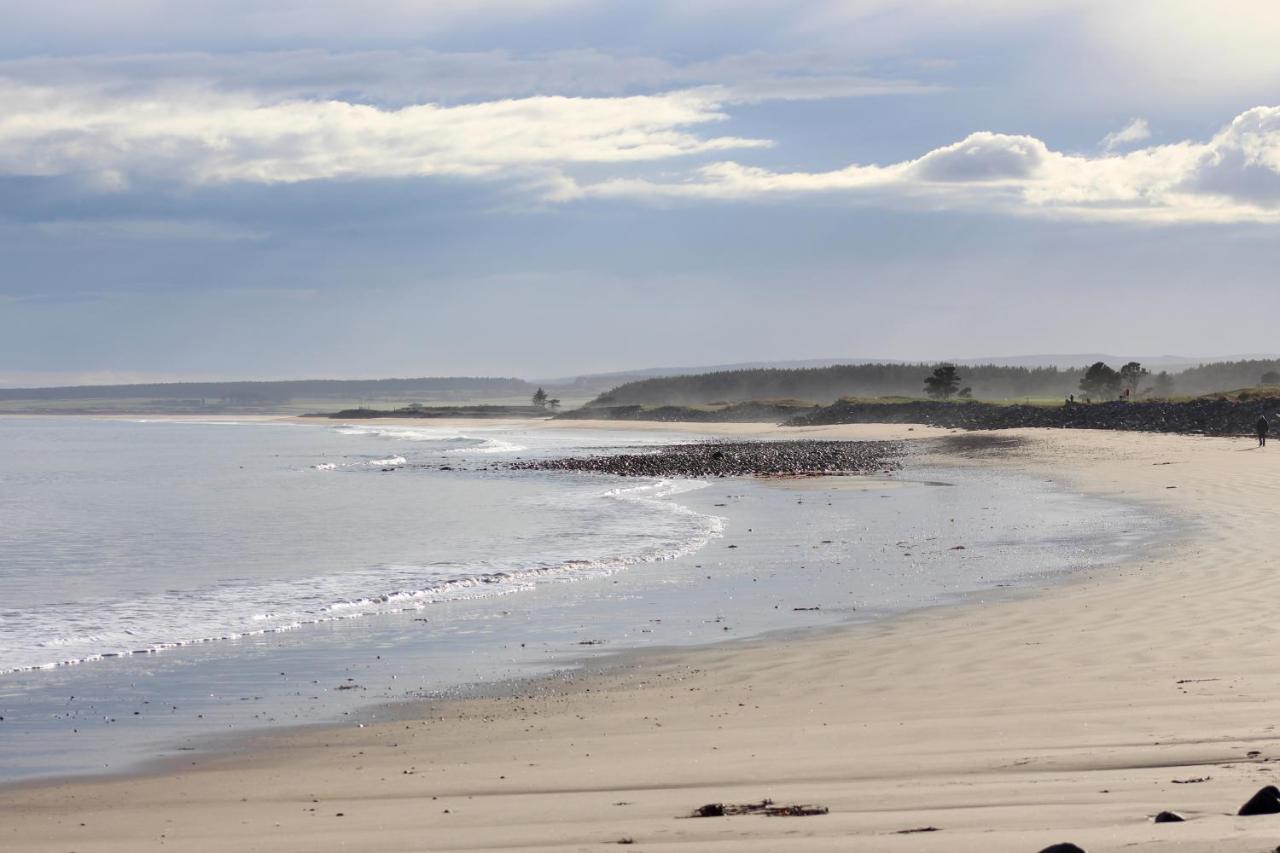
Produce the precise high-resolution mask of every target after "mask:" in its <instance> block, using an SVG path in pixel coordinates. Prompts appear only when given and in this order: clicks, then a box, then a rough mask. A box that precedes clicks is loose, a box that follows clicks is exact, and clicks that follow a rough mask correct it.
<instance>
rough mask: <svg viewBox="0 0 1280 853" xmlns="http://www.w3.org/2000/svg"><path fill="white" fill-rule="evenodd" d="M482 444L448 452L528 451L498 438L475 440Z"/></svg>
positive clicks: (520, 445)
mask: <svg viewBox="0 0 1280 853" xmlns="http://www.w3.org/2000/svg"><path fill="white" fill-rule="evenodd" d="M475 440H477V441H479V442H480V444H478V445H476V446H475V447H458V448H454V449H453V450H450V451H448V452H449V453H519V452H520V451H522V450H528V449H529V448H528V447H525V446H524V445H523V444H514V443H512V442H510V441H503V440H501V439H498V438H483V439H475Z"/></svg>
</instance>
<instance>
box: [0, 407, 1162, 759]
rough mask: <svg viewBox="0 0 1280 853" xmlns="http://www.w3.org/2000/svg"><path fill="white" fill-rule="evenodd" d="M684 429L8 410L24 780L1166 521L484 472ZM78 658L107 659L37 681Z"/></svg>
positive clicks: (874, 599) (973, 482)
mask: <svg viewBox="0 0 1280 853" xmlns="http://www.w3.org/2000/svg"><path fill="white" fill-rule="evenodd" d="M672 440H677V437H676V436H668V435H657V434H653V433H646V434H634V435H626V434H622V435H619V434H616V433H615V434H607V435H606V434H602V433H599V432H587V431H575V430H572V429H566V430H537V431H522V430H516V429H507V428H503V427H501V426H494V427H485V428H482V429H478V430H469V431H467V432H466V433H459V432H457V431H453V430H447V429H414V428H402V427H383V426H380V425H379V426H361V425H355V426H341V425H339V426H333V425H316V426H311V425H304V426H287V425H237V424H212V423H209V424H192V423H122V422H118V421H91V420H56V421H36V420H22V421H9V422H6V421H0V447H3V448H4V453H3V455H0V495H2V497H0V518H3V519H4V522H5V523H4V524H3V525H0V554H2V555H3V556H2V557H0V662H3V663H4V664H5V665H4V666H0V668H7V669H9V670H10V671H9V672H7V673H5V674H3V675H0V716H3V717H4V720H3V721H2V722H0V778H7V779H18V778H30V777H36V776H48V775H55V774H67V773H84V772H100V771H104V770H105V771H114V770H122V769H127V768H128V767H129V766H132V765H133V764H136V763H137V762H139V761H143V760H147V759H151V758H155V757H159V756H165V755H169V756H172V755H175V754H180V751H181V750H183V749H186V748H190V747H192V746H194V745H198V744H201V743H204V742H205V741H206V740H207V739H208V737H209V736H210V735H214V734H217V733H219V732H228V731H243V730H247V729H251V728H256V727H261V726H265V725H272V724H295V723H300V722H319V721H333V720H343V719H350V720H353V721H367V720H369V719H372V718H373V715H376V714H378V713H381V712H380V711H379V710H378V709H377V708H376V703H378V702H382V701H385V700H395V699H403V698H407V697H413V696H419V695H424V694H431V693H437V692H441V691H444V692H448V691H450V690H455V689H458V688H460V687H462V686H465V685H470V684H474V683H476V682H484V681H493V680H497V679H503V678H512V677H519V676H524V675H531V674H536V673H539V672H547V671H551V670H553V669H555V668H557V667H562V666H565V665H566V664H567V663H569V662H570V661H572V660H573V659H575V658H579V657H581V656H582V655H583V654H591V653H600V652H607V651H613V650H618V649H624V648H635V647H645V646H670V645H684V644H699V643H710V642H716V641H720V640H724V639H726V638H732V637H744V636H751V635H755V634H760V633H762V632H765V631H772V630H779V629H792V628H806V627H815V626H820V625H824V624H833V623H836V622H841V621H848V620H850V619H866V618H877V617H881V616H884V615H889V614H892V613H897V612H902V611H903V610H906V609H910V608H914V607H920V606H928V605H932V604H939V603H945V602H948V601H952V600H956V599H958V598H960V597H964V596H972V595H974V594H981V592H982V591H983V590H991V589H995V588H998V587H1001V586H1005V585H1010V584H1020V583H1027V582H1030V581H1035V580H1039V579H1042V578H1043V577H1044V576H1046V575H1052V574H1053V573H1056V572H1061V571H1064V570H1067V569H1072V568H1080V567H1085V566H1096V565H1103V564H1105V563H1107V562H1111V561H1115V560H1117V559H1121V558H1123V557H1124V556H1126V555H1127V554H1129V553H1132V552H1133V551H1134V550H1135V549H1138V548H1141V547H1143V545H1144V543H1145V542H1146V541H1147V540H1148V538H1149V537H1150V536H1152V535H1153V534H1154V532H1155V531H1156V530H1157V525H1156V522H1155V521H1154V520H1153V519H1151V518H1150V517H1148V516H1146V515H1144V514H1143V513H1142V512H1140V511H1139V510H1137V509H1135V508H1132V507H1127V506H1124V505H1119V504H1115V503H1113V502H1109V501H1104V500H1100V499H1096V498H1089V497H1084V496H1079V495H1074V494H1071V493H1069V492H1066V491H1064V490H1062V489H1060V488H1058V487H1057V486H1056V485H1055V484H1052V483H1047V482H1044V481H1040V480H1036V479H1034V478H1028V477H1018V476H1013V475H1009V474H1005V473H998V472H994V471H989V470H975V469H937V470H926V469H917V468H912V467H908V469H907V470H906V471H904V472H903V473H902V474H901V475H899V476H898V477H896V478H895V480H896V481H895V482H886V483H879V482H874V481H865V480H859V481H857V482H858V483H859V484H860V485H861V486H863V487H864V488H853V489H851V488H847V487H846V486H847V485H848V483H849V482H850V481H846V480H832V481H825V480H824V481H805V482H804V483H801V484H792V485H791V486H786V485H783V484H778V483H771V482H768V481H743V480H732V479H729V480H716V481H714V482H712V483H696V482H688V481H680V482H654V481H643V480H641V481H635V480H616V479H612V478H608V477H601V476H595V475H581V474H559V473H557V474H547V473H539V472H527V473H525V472H521V473H513V472H501V471H493V470H485V469H487V468H488V466H490V465H491V464H492V463H493V462H495V461H498V460H500V459H503V458H515V457H516V456H526V457H527V456H530V455H559V454H564V453H573V452H582V451H584V450H585V451H601V450H604V449H605V448H606V447H608V446H623V445H628V446H634V445H637V444H650V445H654V444H661V443H668V442H670V441H672ZM678 440H688V439H687V436H685V437H683V439H678ZM329 466H332V467H329ZM442 467H448V468H450V469H452V470H441V468H442ZM384 468H393V469H394V470H392V471H384V470H383V469H384ZM957 546H963V548H958V547H957ZM815 607H817V608H819V609H817V610H815V609H812V608H815ZM354 617H359V618H354ZM219 637H225V638H227V639H216V638H219ZM145 649H158V650H160V651H158V652H155V653H145V654H124V655H122V656H118V657H103V655H104V654H105V655H112V654H116V653H121V652H125V653H127V652H134V651H141V650H145ZM55 660H58V661H61V660H82V661H85V662H84V663H80V664H77V665H69V666H57V667H53V668H42V669H24V670H23V671H15V670H18V669H19V668H26V667H32V666H37V667H38V666H43V665H46V664H49V663H52V662H54V661H55Z"/></svg>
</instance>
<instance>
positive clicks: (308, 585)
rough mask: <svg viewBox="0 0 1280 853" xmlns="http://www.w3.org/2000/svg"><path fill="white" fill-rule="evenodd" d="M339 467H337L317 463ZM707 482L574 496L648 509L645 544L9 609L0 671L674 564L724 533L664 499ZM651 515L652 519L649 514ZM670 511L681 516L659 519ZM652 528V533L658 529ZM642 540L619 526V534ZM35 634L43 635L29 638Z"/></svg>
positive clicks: (641, 525)
mask: <svg viewBox="0 0 1280 853" xmlns="http://www.w3.org/2000/svg"><path fill="white" fill-rule="evenodd" d="M314 467H316V468H317V469H319V470H334V468H335V467H336V466H334V465H333V464H332V463H324V464H323V465H317V466H314ZM707 485H709V484H707V483H704V482H700V481H687V480H658V481H653V482H648V483H642V484H638V485H631V486H627V487H621V488H616V489H610V490H608V491H605V492H596V493H594V494H586V495H582V494H580V495H579V496H577V497H576V498H575V497H573V496H566V499H569V500H582V501H585V502H586V504H585V505H587V506H589V505H590V502H591V501H599V500H606V501H620V502H623V503H627V504H635V505H637V506H638V507H643V508H644V509H645V510H646V511H645V512H644V513H643V514H642V515H641V516H640V517H638V518H637V519H636V524H637V525H638V526H637V529H643V530H644V531H645V534H644V535H643V536H642V537H640V540H639V541H643V542H644V543H645V544H643V545H642V546H641V547H639V548H636V549H635V550H630V551H629V552H624V553H618V554H615V555H613V556H609V557H604V558H599V559H557V560H547V561H537V560H532V561H530V560H525V561H516V560H511V561H501V562H498V561H482V562H472V563H468V564H459V565H434V564H433V565H425V566H424V565H414V564H390V565H382V566H371V567H368V568H364V569H359V570H353V571H346V572H340V573H335V574H331V575H322V576H313V577H307V578H294V579H287V580H284V579H282V580H274V581H260V582H257V583H239V584H221V585H217V586H212V587H206V588H202V589H195V590H174V591H168V592H164V593H156V594H150V595H146V596H142V597H139V598H132V599H119V600H115V601H105V602H96V603H93V604H84V605H78V604H68V605H64V606H57V607H42V608H33V609H30V610H24V611H9V612H7V613H6V614H5V616H6V618H5V619H3V620H0V673H5V672H20V671H26V670H35V669H48V668H51V667H58V666H65V665H70V664H77V663H86V662H90V661H97V660H102V659H104V658H112V657H123V656H129V655H138V654H152V653H155V652H160V651H164V650H167V649H175V648H180V647H183V646H189V645H197V644H204V643H211V642H217V641H223V640H239V639H243V638H245V637H253V636H260V635H266V634H275V633H280V632H285V631H295V630H298V629H299V628H302V627H304V626H307V625H314V624H319V623H324V622H333V621H337V620H345V619H353V618H361V617H365V616H374V615H382V614H393V613H403V612H406V611H415V610H421V609H423V608H426V607H429V606H431V605H432V604H435V603H439V602H447V601H459V600H465V599H473V598H488V597H494V596H505V595H511V594H516V593H519V592H521V591H525V590H529V589H532V588H534V587H536V586H539V585H541V584H545V583H558V582H571V581H579V580H582V579H585V578H591V577H600V576H604V575H610V574H613V573H615V572H619V571H622V570H625V569H626V568H628V567H630V566H635V565H639V564H643V563H652V562H658V561H663V560H670V559H674V558H676V557H680V556H682V555H685V554H688V553H691V552H693V551H696V550H698V549H699V548H701V547H703V546H704V545H705V544H706V543H707V542H708V541H710V540H711V539H712V538H714V537H716V536H719V535H721V533H722V532H723V529H724V519H722V518H719V517H717V516H711V515H704V514H701V513H698V512H695V511H693V510H691V509H689V508H687V507H684V506H681V505H680V504H678V503H676V502H675V501H672V500H669V498H670V497H672V496H674V495H679V494H681V493H684V492H688V491H691V490H693V489H699V488H703V487H705V486H707ZM654 513H657V515H654ZM663 515H668V516H670V515H675V516H678V517H679V518H680V523H678V524H675V525H666V524H663V523H659V521H660V519H661V517H662V516H663ZM655 528H656V529H655ZM634 541H637V537H636V536H634V535H632V534H630V533H624V534H623V535H622V536H621V537H620V538H619V540H618V542H619V546H620V547H627V546H624V545H623V544H622V543H624V542H634ZM32 638H44V639H43V640H41V641H37V642H33V641H32Z"/></svg>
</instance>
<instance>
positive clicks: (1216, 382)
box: [589, 360, 1280, 406]
mask: <svg viewBox="0 0 1280 853" xmlns="http://www.w3.org/2000/svg"><path fill="white" fill-rule="evenodd" d="M946 366H948V365H945V364H942V365H940V364H937V363H923V362H917V363H913V364H845V365H835V366H832V367H816V368H752V369H744V370H723V371H715V372H711V373H699V374H692V375H685V376H662V377H654V378H649V379H641V380H636V381H633V382H627V383H624V384H622V385H619V386H618V387H616V388H614V389H613V390H611V391H609V392H607V393H605V394H602V395H600V396H599V397H597V398H596V399H595V400H593V401H592V402H591V403H590V404H589V405H593V406H616V405H699V404H707V403H718V402H725V403H735V402H745V401H750V400H789V399H792V400H808V401H811V402H814V403H830V402H833V401H835V400H838V399H840V398H842V397H884V396H904V397H919V396H921V392H922V391H925V392H926V393H929V392H928V387H927V386H926V385H924V384H923V383H924V379H925V378H926V377H932V376H933V375H934V371H936V370H937V369H938V368H940V367H946ZM950 366H951V367H952V368H953V369H954V370H955V371H956V374H957V376H956V377H953V378H955V379H956V381H955V383H954V385H953V384H952V383H951V381H950V379H944V384H945V386H946V387H948V388H950V391H949V393H948V394H946V395H945V396H951V395H953V394H954V395H961V394H962V392H963V396H966V397H968V396H972V397H978V398H981V399H986V400H1001V399H1017V398H1025V397H1061V398H1063V399H1066V398H1068V397H1070V396H1072V395H1075V396H1077V397H1079V396H1087V397H1090V398H1093V399H1104V398H1105V399H1111V398H1114V397H1117V396H1120V395H1122V394H1123V393H1124V391H1125V389H1126V388H1127V389H1129V392H1130V396H1134V395H1145V396H1155V397H1168V396H1171V395H1175V394H1186V395H1199V394H1208V393H1212V392H1214V391H1224V390H1230V389H1235V388H1247V387H1253V386H1255V385H1259V384H1268V380H1271V382H1270V384H1276V385H1280V360H1249V361H1237V362H1223V363H1219V364H1206V365H1200V366H1197V367H1193V368H1190V369H1187V370H1182V371H1179V372H1169V371H1158V372H1157V371H1151V370H1149V369H1148V368H1146V367H1144V366H1143V365H1141V364H1139V363H1137V362H1129V363H1128V364H1123V365H1119V366H1117V367H1111V366H1110V365H1107V364H1105V363H1103V362H1098V363H1097V364H1094V365H1090V366H1089V367H1087V368H1058V367H1008V366H1003V365H992V364H984V365H974V366H968V367H958V368H957V367H955V365H950ZM961 376H962V379H961V378H960V377H961ZM939 387H942V386H939ZM931 396H943V395H941V394H937V395H933V394H931Z"/></svg>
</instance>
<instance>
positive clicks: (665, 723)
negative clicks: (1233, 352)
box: [0, 421, 1280, 853]
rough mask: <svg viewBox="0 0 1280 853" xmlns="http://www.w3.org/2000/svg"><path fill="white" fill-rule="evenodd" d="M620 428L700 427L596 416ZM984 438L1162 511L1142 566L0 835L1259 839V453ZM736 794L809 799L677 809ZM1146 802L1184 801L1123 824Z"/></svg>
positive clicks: (936, 846)
mask: <svg viewBox="0 0 1280 853" xmlns="http://www.w3.org/2000/svg"><path fill="white" fill-rule="evenodd" d="M429 423H434V424H438V425H439V424H440V423H441V422H439V421H435V422H429ZM484 425H489V426H493V425H496V424H495V423H494V422H492V421H488V422H484ZM503 425H506V424H505V422H504V424H503ZM573 426H574V427H575V428H583V427H591V426H593V425H592V424H591V422H585V421H575V422H573ZM646 427H649V428H653V429H660V430H664V431H677V430H680V431H687V432H690V433H691V434H692V433H706V432H708V429H707V425H703V424H697V425H679V424H670V423H661V424H654V425H641V424H636V423H608V424H602V425H600V428H602V429H603V428H622V429H627V430H635V429H639V428H646ZM715 432H716V433H717V434H720V435H732V436H737V437H762V438H763V437H773V436H776V437H780V438H781V437H807V438H832V439H835V438H840V439H873V438H874V439H882V438H884V439H889V438H907V439H910V438H925V437H931V436H936V435H941V434H946V433H947V431H943V430H932V429H927V428H923V427H916V428H914V429H908V428H906V427H897V426H874V425H872V426H856V427H819V428H811V429H804V430H790V429H780V428H777V427H773V426H769V425H759V424H728V425H723V428H722V425H715ZM1000 435H1001V436H1008V437H1013V438H1019V439H1023V440H1024V443H1022V444H1021V445H1020V446H1018V447H1016V448H1014V449H1012V450H1010V451H1009V452H1008V453H1007V454H1006V455H1003V456H1000V457H990V456H986V455H984V456H981V457H980V458H973V459H967V460H961V461H962V462H963V463H964V464H974V465H1009V466H1014V467H1016V468H1018V469H1020V470H1024V471H1028V472H1032V473H1035V474H1037V475H1039V476H1043V477H1046V478H1052V479H1056V480H1058V481H1060V482H1064V483H1067V484H1069V485H1070V486H1071V487H1072V488H1076V489H1080V490H1084V491H1088V492H1094V493H1098V494H1105V495H1108V496H1113V497H1118V498H1121V499H1123V500H1127V501H1136V502H1141V503H1145V504H1149V505H1151V506H1153V507H1156V508H1158V509H1160V510H1161V511H1163V512H1166V513H1169V514H1171V515H1173V516H1174V517H1175V518H1178V519H1180V520H1184V521H1185V524H1184V525H1181V526H1183V527H1184V532H1183V536H1182V537H1181V538H1180V539H1178V540H1177V541H1174V542H1171V543H1170V544H1169V545H1168V546H1167V547H1164V548H1162V549H1161V550H1160V552H1159V553H1155V554H1152V555H1150V557H1149V558H1147V559H1144V560H1141V561H1138V562H1135V563H1130V564H1125V565H1122V566H1118V567H1109V568H1106V569H1105V570H1099V571H1096V572H1084V573H1079V574H1077V575H1075V576H1074V577H1073V578H1072V579H1070V580H1069V581H1068V582H1066V583H1059V584H1055V585H1053V586H1050V587H1047V588H1044V589H1039V590H1032V591H1029V592H1027V593H1020V594H1018V595H1014V596H1008V597H1003V598H999V599H993V600H989V601H985V602H980V603H971V604H966V605H962V606H953V607H943V608H934V609H930V610H927V611H921V612H917V613H914V614H911V615H908V616H906V617H902V618H897V619H894V620H891V621H886V622H880V623H874V624H871V625H864V626H853V627H849V628H843V629H835V630H828V631H823V632H820V633H815V634H810V635H802V636H794V637H790V638H786V639H779V638H776V637H775V638H765V639H758V640H752V641H744V642H738V643H732V644H727V645H723V646H718V647H714V648H710V649H702V650H695V651H682V652H679V653H671V654H667V655H663V656H637V657H634V658H625V659H623V660H621V661H619V662H618V665H617V666H616V667H615V668H614V669H613V670H611V671H610V672H608V673H607V674H604V675H596V676H591V677H583V678H579V679H575V680H573V681H571V682H549V683H540V684H538V685H536V687H531V688H530V692H529V693H528V694H527V695H523V696H519V697H514V698H513V697H505V698H493V699H475V700H468V701H458V702H450V703H446V704H442V705H438V706H434V707H429V706H421V705H419V706H410V707H408V708H406V711H405V714H404V719H403V720H401V721H399V722H390V723H385V724H380V725H376V726H370V727H367V728H355V727H346V728H333V727H326V728H312V729H306V730H302V731H297V732H293V733H290V734H287V735H283V736H272V737H270V738H266V739H263V740H260V741H257V742H254V743H252V744H249V745H247V746H246V748H245V749H244V750H241V751H238V752H236V753H234V754H229V755H225V756H217V757H204V756H200V757H196V758H194V759H193V760H192V761H191V762H190V763H189V764H188V765H187V766H184V767H181V768H177V767H170V768H166V769H164V770H162V771H157V772H154V773H150V774H143V775H135V776H131V777H126V778H119V779H111V780H105V781H76V782H70V783H60V784H42V785H27V786H14V787H9V788H5V789H0V847H2V848H3V849H4V850H14V851H69V850H70V851H77V853H86V851H145V850H153V849H155V850H158V849H179V850H184V851H223V850H231V849H235V850H271V851H324V850H356V851H364V850H367V851H399V850H404V851H410V850H422V851H428V850H429V851H451V850H457V851H461V850H469V851H480V850H495V851H496V850H504V851H524V850H529V851H531V850H584V851H585V850H599V849H601V845H604V844H616V843H621V844H626V845H629V846H630V849H636V850H655V851H656V850H682V851H683V850H688V851H701V850H708V851H712V850H726V851H728V850H733V851H775V850H796V851H837V850H841V851H843V850H859V851H880V850H884V851H914V850H921V851H930V850H938V851H941V850H948V851H950V850H966V851H995V853H999V852H1000V851H1028V853H1034V851H1038V850H1040V849H1042V848H1044V847H1046V846H1048V845H1050V844H1052V843H1055V842H1061V841H1071V842H1074V843H1076V844H1078V845H1080V846H1081V847H1082V848H1084V849H1085V850H1088V851H1091V853H1096V851H1100V850H1104V851H1105V850H1120V849H1136V850H1178V851H1219V850H1221V851H1228V850H1230V851H1238V850H1239V851H1244V850H1256V851H1264V850H1273V849H1275V846H1276V844H1277V843H1280V815H1277V816H1269V817H1268V816H1263V817H1248V818H1245V817H1235V816H1234V813H1235V811H1236V809H1237V808H1238V807H1239V806H1240V805H1241V804H1242V803H1243V802H1244V801H1245V800H1246V799H1248V798H1249V797H1250V796H1251V795H1252V794H1253V793H1254V792H1255V791H1256V790H1257V789H1258V788H1260V787H1261V786H1263V785H1267V784H1272V783H1273V782H1275V778H1276V775H1277V774H1276V767H1277V766H1280V765H1277V764H1276V763H1274V761H1275V759H1276V758H1280V744H1277V742H1276V738H1277V735H1276V732H1275V724H1276V723H1275V721H1276V720H1277V718H1278V717H1280V678H1277V675H1280V643H1278V642H1277V640H1276V639H1275V636H1274V619H1273V617H1272V613H1271V610H1270V607H1269V606H1268V604H1269V598H1270V596H1269V585H1270V583H1271V581H1272V573H1273V571H1274V567H1273V565H1272V564H1273V562H1274V557H1273V554H1274V550H1273V547H1272V546H1273V544H1274V541H1275V536H1276V533H1275V525H1274V517H1275V516H1274V512H1275V509H1274V507H1275V497H1276V496H1277V486H1276V483H1277V482H1280V479H1278V478H1280V456H1277V455H1276V453H1277V451H1276V450H1275V449H1273V448H1267V449H1265V450H1259V449H1256V448H1254V447H1253V445H1254V441H1253V440H1252V439H1229V438H1199V437H1187V436H1172V435H1149V434H1135V433H1113V432H1101V431H1067V430H1057V431H1040V430H1026V431H1009V432H1002V433H1000ZM949 461H950V462H952V463H954V462H955V460H954V459H952V460H949ZM960 535H961V538H962V536H963V534H962V532H961V534H960ZM762 798H769V799H772V800H773V801H774V802H776V803H778V804H783V805H785V804H792V803H804V804H814V805H819V806H823V807H825V808H827V809H828V810H829V813H828V814H825V815H819V816H812V817H765V816H760V815H741V816H730V817H712V818H689V817H687V815H689V814H690V812H691V811H692V810H694V809H696V808H697V807H699V806H701V805H703V804H706V803H730V804H734V803H748V802H753V801H759V800H761V799H762ZM1166 809H1168V810H1175V811H1177V812H1180V813H1181V814H1182V815H1184V816H1185V817H1186V818H1187V820H1186V821H1185V822H1183V823H1167V824H1155V823H1153V822H1152V821H1151V819H1150V818H1151V816H1153V815H1154V814H1156V813H1157V812H1159V811H1161V810H1166ZM926 830H927V831H926Z"/></svg>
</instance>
